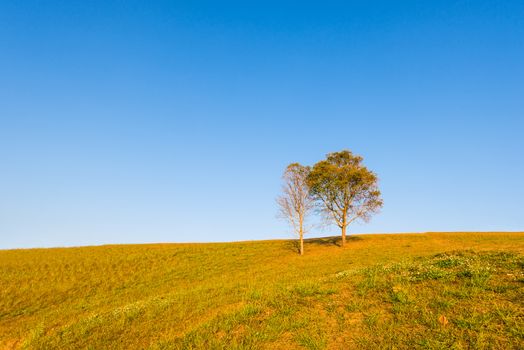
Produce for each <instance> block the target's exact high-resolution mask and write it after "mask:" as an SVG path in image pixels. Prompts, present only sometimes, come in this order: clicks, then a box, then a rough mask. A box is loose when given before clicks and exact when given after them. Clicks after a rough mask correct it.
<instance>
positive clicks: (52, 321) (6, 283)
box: [0, 233, 524, 349]
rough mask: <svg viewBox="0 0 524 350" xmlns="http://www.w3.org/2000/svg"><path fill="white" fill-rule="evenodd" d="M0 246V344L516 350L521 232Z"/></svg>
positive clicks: (521, 315)
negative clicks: (299, 248)
mask: <svg viewBox="0 0 524 350" xmlns="http://www.w3.org/2000/svg"><path fill="white" fill-rule="evenodd" d="M305 251H306V255H305V256H303V257H300V256H299V255H297V254H296V251H295V246H294V243H293V242H292V241H260V242H239V243H219V244H151V245H111V246H100V247H82V248H56V249H29V250H4V251H0V349H18V348H28V349H134V348H139V349H142V348H147V349H259V348H267V349H274V348H277V349H295V348H296V349H303V348H305V349H324V348H326V349H348V348H349V349H351V348H401V349H403V348H405V349H411V348H427V349H448V348H455V349H467V348H493V349H511V348H515V349H518V348H520V349H522V348H524V233H428V234H398V235H359V236H353V237H351V238H350V240H349V244H348V245H347V247H346V248H340V247H339V246H337V240H336V239H333V238H324V239H314V240H310V241H308V242H307V243H306V245H305Z"/></svg>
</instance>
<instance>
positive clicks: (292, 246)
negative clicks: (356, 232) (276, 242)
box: [286, 236, 363, 253]
mask: <svg viewBox="0 0 524 350" xmlns="http://www.w3.org/2000/svg"><path fill="white" fill-rule="evenodd" d="M362 239H363V238H361V237H358V236H347V237H346V244H348V243H351V242H357V241H361V240H362ZM286 243H287V244H286V247H287V248H288V249H289V250H291V251H293V252H295V253H300V241H299V240H298V239H293V240H289V241H287V242H286ZM304 244H305V245H319V246H334V247H342V237H339V236H334V237H320V238H307V239H304ZM305 250H306V251H307V248H305Z"/></svg>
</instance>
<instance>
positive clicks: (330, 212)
mask: <svg viewBox="0 0 524 350" xmlns="http://www.w3.org/2000/svg"><path fill="white" fill-rule="evenodd" d="M362 160H363V159H362V157H360V156H358V155H354V154H353V153H352V152H351V151H348V150H343V151H341V152H334V153H330V154H328V155H327V157H326V159H325V160H322V161H320V162H318V163H316V164H315V165H314V166H313V168H312V169H311V171H310V172H309V174H308V176H307V181H306V182H307V185H308V187H309V190H310V194H311V195H312V196H313V198H315V199H316V200H318V201H319V202H320V203H321V208H322V212H323V213H324V214H325V217H326V218H327V219H328V220H329V221H330V222H333V223H334V224H336V225H337V226H338V227H340V228H341V230H342V244H343V245H344V244H345V242H346V228H347V226H348V225H349V224H351V223H352V222H354V221H355V220H363V221H368V220H369V219H370V218H371V216H372V215H373V214H374V213H376V212H378V210H379V209H380V208H381V207H382V203H383V201H382V198H381V194H380V190H379V189H378V178H377V176H376V175H375V173H373V172H372V171H370V170H369V169H367V168H366V167H365V166H364V165H363V164H362Z"/></svg>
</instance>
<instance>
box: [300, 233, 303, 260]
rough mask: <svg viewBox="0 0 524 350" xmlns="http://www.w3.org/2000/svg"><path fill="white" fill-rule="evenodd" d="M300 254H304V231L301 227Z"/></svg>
mask: <svg viewBox="0 0 524 350" xmlns="http://www.w3.org/2000/svg"><path fill="white" fill-rule="evenodd" d="M300 255H304V231H302V228H301V229H300Z"/></svg>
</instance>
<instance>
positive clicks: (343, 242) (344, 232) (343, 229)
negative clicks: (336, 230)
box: [342, 225, 347, 246]
mask: <svg viewBox="0 0 524 350" xmlns="http://www.w3.org/2000/svg"><path fill="white" fill-rule="evenodd" d="M346 228H347V226H346V225H344V226H342V246H345V245H346Z"/></svg>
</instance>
